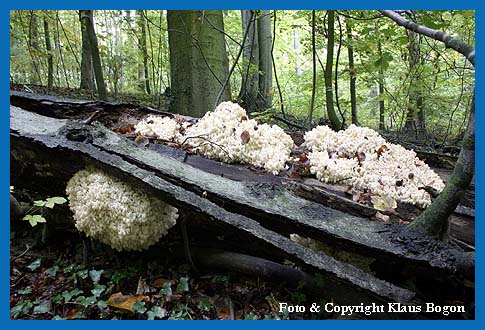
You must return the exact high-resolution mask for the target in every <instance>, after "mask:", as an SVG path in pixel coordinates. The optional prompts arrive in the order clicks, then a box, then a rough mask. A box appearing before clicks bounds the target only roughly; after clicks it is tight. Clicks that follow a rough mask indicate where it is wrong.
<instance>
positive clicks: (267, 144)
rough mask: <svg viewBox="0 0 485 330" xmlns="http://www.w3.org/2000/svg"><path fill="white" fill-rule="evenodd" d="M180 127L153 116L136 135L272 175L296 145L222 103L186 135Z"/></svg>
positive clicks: (137, 128) (235, 106)
mask: <svg viewBox="0 0 485 330" xmlns="http://www.w3.org/2000/svg"><path fill="white" fill-rule="evenodd" d="M176 125H178V128H176V127H177V126H176ZM180 127H181V126H180V124H178V123H177V122H176V121H175V120H173V119H169V118H166V117H165V118H162V117H159V118H154V116H150V117H148V118H147V119H146V120H144V121H142V122H140V123H139V124H138V125H136V126H135V131H136V132H137V133H138V134H143V135H156V136H158V137H160V138H162V139H164V140H173V141H177V142H179V143H185V144H187V145H190V146H191V147H192V148H193V149H194V150H195V151H196V152H198V153H199V154H202V155H204V156H206V157H208V158H210V159H215V160H220V161H223V162H225V163H236V162H237V163H245V164H252V165H254V166H258V167H262V168H264V169H265V170H266V171H268V172H271V173H272V174H278V173H279V172H280V171H281V170H283V169H284V168H285V163H286V161H287V160H288V159H289V156H290V152H291V148H292V146H293V144H294V143H293V140H292V139H291V137H290V136H289V135H288V134H286V133H285V132H284V131H283V129H282V128H281V127H279V126H276V125H268V124H261V125H260V124H258V123H257V121H256V120H254V119H248V116H247V113H246V111H245V110H244V109H243V108H241V107H240V106H239V105H238V104H237V103H233V102H223V103H221V104H220V105H219V106H218V107H217V108H216V109H215V110H214V111H211V112H208V113H206V114H205V115H204V117H202V118H201V119H200V120H199V121H198V122H197V123H196V124H195V125H192V126H188V127H186V128H185V127H184V134H181V133H180V131H179V128H180Z"/></svg>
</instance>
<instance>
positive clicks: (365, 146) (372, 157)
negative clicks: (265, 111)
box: [305, 125, 444, 206]
mask: <svg viewBox="0 0 485 330" xmlns="http://www.w3.org/2000/svg"><path fill="white" fill-rule="evenodd" d="M305 142H306V144H307V146H308V147H309V148H310V149H311V153H310V154H309V155H308V158H309V160H310V171H311V173H313V174H315V175H316V176H317V178H318V179H319V180H321V181H324V182H330V183H345V184H349V185H352V186H353V187H354V188H356V189H369V190H371V191H372V192H373V193H374V194H376V195H381V196H389V197H392V198H394V199H396V200H398V201H401V202H404V203H411V204H416V205H420V206H428V205H429V204H430V203H431V198H430V196H429V194H428V193H427V192H426V191H425V190H423V189H420V188H423V187H425V186H431V187H433V188H435V189H436V190H438V191H441V190H443V188H444V183H443V181H442V180H441V178H440V177H439V176H438V175H437V174H436V173H435V172H434V171H433V170H431V169H430V168H429V166H428V165H427V164H425V163H424V162H423V161H422V160H420V159H418V158H417V157H416V153H415V152H414V151H412V150H407V149H405V148H403V147H402V146H400V145H396V144H392V143H388V142H386V140H385V139H384V138H382V137H381V136H380V135H379V133H377V132H376V131H374V130H372V129H370V128H365V127H357V126H355V125H350V127H349V128H348V129H346V130H343V131H339V132H338V133H337V132H334V131H332V130H331V129H330V128H328V127H326V126H318V127H316V128H315V129H313V130H312V131H310V132H307V133H306V134H305Z"/></svg>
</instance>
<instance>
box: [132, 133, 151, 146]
mask: <svg viewBox="0 0 485 330" xmlns="http://www.w3.org/2000/svg"><path fill="white" fill-rule="evenodd" d="M135 143H136V145H137V146H138V147H140V148H144V147H146V146H147V145H148V144H149V143H150V140H149V139H148V138H147V137H146V136H143V135H138V136H137V137H136V138H135Z"/></svg>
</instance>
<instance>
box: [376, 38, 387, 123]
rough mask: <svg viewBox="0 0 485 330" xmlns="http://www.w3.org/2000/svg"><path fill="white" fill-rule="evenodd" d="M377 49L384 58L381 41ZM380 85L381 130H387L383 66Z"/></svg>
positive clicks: (379, 80)
mask: <svg viewBox="0 0 485 330" xmlns="http://www.w3.org/2000/svg"><path fill="white" fill-rule="evenodd" d="M377 49H378V51H379V56H380V57H381V58H382V45H381V41H380V40H379V41H378V43H377ZM378 85H379V129H380V130H382V131H383V130H385V129H386V127H385V111H386V108H385V104H384V70H383V68H382V66H379V78H378Z"/></svg>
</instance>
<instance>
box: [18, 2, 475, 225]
mask: <svg viewBox="0 0 485 330" xmlns="http://www.w3.org/2000/svg"><path fill="white" fill-rule="evenodd" d="M143 13H144V15H145V18H146V43H147V48H146V50H147V53H148V63H147V65H148V73H149V80H150V84H151V87H152V88H151V89H152V91H153V97H154V98H157V97H158V95H160V94H162V93H163V92H164V90H165V88H166V87H168V86H170V63H169V62H170V61H169V49H168V33H167V20H166V11H152V10H145V11H143ZM223 13H224V30H225V33H226V37H225V39H226V44H227V52H228V58H229V67H231V66H232V64H233V62H234V61H235V58H236V56H237V54H238V52H239V49H240V44H241V41H242V40H241V39H242V36H243V31H242V27H241V13H240V11H237V10H226V11H224V12H223ZM326 14H327V12H326V11H324V10H318V11H316V48H317V49H316V53H317V55H318V61H317V79H316V86H315V87H316V100H315V110H314V118H315V119H318V118H320V117H322V118H325V117H326V113H325V111H324V107H325V87H324V83H323V66H324V65H325V63H324V61H325V55H326V38H327V33H328V31H327V28H326ZM258 15H260V13H258ZM275 16H276V30H275V31H276V33H275V36H274V51H273V55H274V59H275V67H276V72H277V75H278V80H279V84H280V87H281V93H282V98H283V104H284V109H285V111H286V112H287V113H289V114H291V115H294V116H297V117H299V118H307V115H308V111H309V104H310V96H311V91H312V88H313V86H312V47H311V26H310V22H311V11H308V10H299V11H294V10H288V11H282V10H279V11H276V12H275V11H272V12H271V19H272V20H273V18H274V17H275ZM10 18H11V24H10V27H11V28H10V67H11V72H10V73H11V75H10V76H11V81H12V82H15V83H39V82H40V81H39V79H38V77H37V76H38V75H39V76H40V78H42V79H41V80H42V81H41V82H43V83H45V82H46V80H47V79H46V76H47V65H46V59H47V57H48V55H52V57H53V61H54V67H55V68H56V70H57V72H56V73H55V74H54V76H55V79H54V85H55V86H58V87H77V86H79V83H80V73H79V71H80V70H79V65H80V57H81V34H80V29H79V28H80V23H79V18H78V13H77V11H69V10H58V11H45V10H44V11H42V10H40V11H22V10H13V11H11V12H10ZM94 18H95V25H96V26H95V28H96V33H97V36H98V40H99V48H100V52H101V57H102V59H101V60H102V62H103V64H104V67H103V69H104V74H105V77H106V79H107V87H108V89H109V91H110V92H111V93H116V94H119V93H129V94H133V95H137V96H144V94H145V92H144V90H142V89H141V88H140V86H141V85H143V82H144V80H143V79H142V76H141V73H140V64H141V63H142V62H143V55H142V52H141V51H140V48H139V40H140V37H141V29H140V27H139V25H138V24H137V22H138V21H137V19H138V16H137V13H136V12H135V11H133V10H124V11H120V10H95V11H94ZM44 19H45V20H46V21H47V22H48V23H49V25H50V27H51V34H52V36H51V41H52V43H53V46H54V47H53V49H52V51H51V52H50V53H48V52H47V51H46V49H45V43H44V42H43V41H44V37H43V34H42V30H43V29H42V27H41V22H42V21H43V20H44ZM412 19H413V20H415V21H416V22H417V23H418V24H423V25H425V26H428V27H430V28H434V29H438V30H443V31H444V32H446V33H447V34H449V35H451V36H452V37H454V38H457V39H460V40H463V41H465V42H466V43H468V44H470V45H472V46H474V44H475V12H474V11H472V10H446V11H442V10H416V11H413V15H412ZM339 21H340V25H339V24H338V22H339ZM339 26H340V27H341V32H342V33H340V28H339ZM347 26H351V27H352V40H347ZM35 30H37V32H36V33H34V36H36V37H37V38H33V39H35V40H33V41H34V43H32V41H31V37H32V36H31V34H32V33H33V32H35ZM335 30H336V31H335V42H336V45H335V48H336V49H335V51H334V54H335V55H334V56H337V49H338V47H339V44H340V46H341V48H340V57H339V64H338V67H337V73H338V98H339V103H340V108H341V112H342V115H343V117H344V118H345V121H346V123H349V122H350V115H351V114H350V91H349V88H348V86H349V84H348V83H349V80H350V72H349V68H348V66H349V59H348V53H347V49H346V48H347V47H348V46H349V45H352V47H353V48H354V60H355V76H356V78H357V87H356V94H357V111H358V116H359V121H360V123H361V124H362V125H365V126H369V127H373V128H378V125H379V101H384V104H385V108H386V110H385V112H386V113H385V126H386V127H387V128H389V129H392V130H398V129H400V128H402V127H403V125H404V118H405V113H406V111H407V109H408V105H409V102H410V93H409V91H410V90H412V89H416V90H418V91H419V92H420V93H421V95H422V98H423V108H424V114H425V120H426V128H427V130H428V131H429V132H430V133H432V134H434V135H437V136H438V137H442V138H444V137H446V136H449V137H454V136H456V135H457V134H458V133H460V132H461V131H463V130H464V129H465V125H466V118H467V112H468V108H469V103H470V99H471V97H472V91H473V84H474V70H473V68H472V67H471V66H470V64H469V63H466V61H465V59H464V58H463V56H462V55H460V54H458V53H456V52H455V51H453V50H450V49H445V47H444V46H443V44H442V43H440V42H438V41H435V40H431V39H429V38H425V37H418V39H417V43H418V46H419V60H418V63H417V65H416V66H415V67H414V68H412V67H411V65H410V53H409V43H410V36H409V33H408V32H406V30H405V29H404V28H402V27H400V26H397V25H396V24H395V23H394V22H392V21H390V20H389V19H387V18H384V17H380V15H379V14H378V13H377V11H362V10H352V11H337V12H336V24H335ZM35 41H37V43H35ZM378 43H380V44H381V46H382V54H379V51H378V47H377V45H378ZM36 45H37V46H36ZM35 68H37V70H38V71H39V74H37V73H36V70H35ZM254 70H258V68H256V67H251V68H250V71H254ZM379 70H382V71H383V78H384V82H385V90H384V94H383V95H378V93H377V83H378V80H379V78H380V75H379ZM245 74H246V70H244V63H243V59H242V58H240V59H239V62H238V63H237V65H236V66H235V70H234V72H233V73H232V75H231V79H230V85H231V89H232V98H233V99H234V100H235V99H237V97H238V94H239V88H240V86H241V81H242V77H243V75H245ZM334 79H335V78H334ZM273 81H274V79H273ZM272 93H273V108H274V110H275V111H276V110H277V111H279V109H280V103H281V102H280V99H279V92H278V90H277V88H276V83H275V82H273V91H272ZM258 119H260V120H263V121H267V120H270V119H271V112H267V113H262V114H258ZM43 202H44V203H43ZM55 204H57V203H56V202H54V201H50V200H49V199H47V200H46V201H40V202H39V203H37V204H36V206H37V207H52V206H53V205H55ZM26 220H27V221H30V222H31V224H32V225H33V226H35V225H36V224H37V223H38V222H39V221H38V220H40V218H38V217H36V218H35V219H34V218H33V217H29V218H28V219H26ZM40 221H42V220H40Z"/></svg>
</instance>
